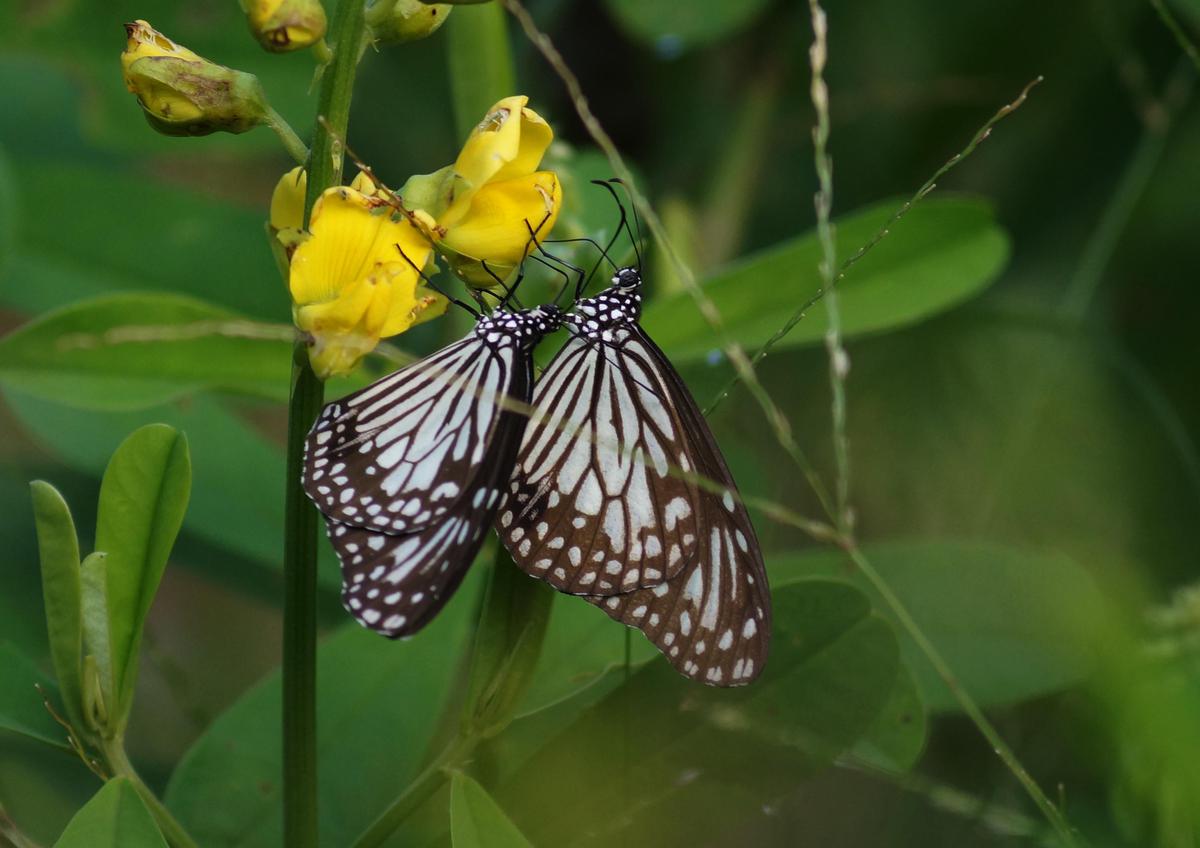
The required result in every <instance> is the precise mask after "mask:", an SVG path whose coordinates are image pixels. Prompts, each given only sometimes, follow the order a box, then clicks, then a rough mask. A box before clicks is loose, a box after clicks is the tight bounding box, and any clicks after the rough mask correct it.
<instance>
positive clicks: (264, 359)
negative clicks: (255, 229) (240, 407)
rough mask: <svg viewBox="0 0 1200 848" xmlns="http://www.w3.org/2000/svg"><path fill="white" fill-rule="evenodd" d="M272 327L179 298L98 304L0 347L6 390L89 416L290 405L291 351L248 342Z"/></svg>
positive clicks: (48, 318) (24, 331)
mask: <svg viewBox="0 0 1200 848" xmlns="http://www.w3.org/2000/svg"><path fill="white" fill-rule="evenodd" d="M264 327H265V325H251V324H250V323H249V322H247V321H245V320H244V319H242V318H241V317H240V316H238V315H237V314H235V313H233V312H231V311H229V310H227V309H223V308H220V307H216V306H213V305H211V304H208V303H204V302H203V301H199V300H195V299H193V298H190V297H183V296H180V295H174V294H166V293H140V294H116V295H109V296H105V297H98V298H95V299H92V300H87V301H83V302H81V303H74V304H71V305H70V306H66V307H64V308H62V309H58V310H55V311H53V312H50V313H48V314H46V315H43V316H41V317H40V318H37V319H35V320H34V321H31V322H30V323H28V324H26V325H25V326H23V327H21V328H19V329H17V330H16V331H14V332H12V333H10V334H8V335H7V336H5V337H4V338H3V339H0V382H3V383H4V384H6V385H9V386H12V387H14V388H18V389H21V390H22V391H25V392H28V393H29V394H32V395H34V396H36V397H40V398H44V399H46V400H52V401H57V402H59V403H64V404H68V405H71V406H80V407H84V408H91V409H135V408H139V407H145V406H151V405H154V404H158V403H163V402H165V401H168V400H171V399H173V398H176V397H179V396H181V395H185V394H189V393H191V392H194V391H196V390H199V389H224V390H228V391H234V392H241V393H244V394H250V395H258V396H261V397H267V398H271V399H274V400H280V401H282V400H286V398H287V392H288V369H289V366H290V363H291V349H292V344H291V342H290V341H288V340H287V339H261V338H248V337H246V336H247V334H250V333H252V332H255V331H262V330H263V329H264ZM267 329H270V328H267ZM283 329H284V331H285V332H286V328H283ZM239 333H240V334H241V335H240V336H239V335H238V334H239Z"/></svg>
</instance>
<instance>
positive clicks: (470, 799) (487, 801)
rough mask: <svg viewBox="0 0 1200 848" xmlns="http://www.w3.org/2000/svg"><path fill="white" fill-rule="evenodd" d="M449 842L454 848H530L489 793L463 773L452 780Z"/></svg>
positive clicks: (459, 773)
mask: <svg viewBox="0 0 1200 848" xmlns="http://www.w3.org/2000/svg"><path fill="white" fill-rule="evenodd" d="M450 838H451V843H452V844H453V845H454V848H530V843H529V840H528V839H526V838H525V835H524V834H522V833H521V831H520V830H518V829H517V826H516V825H515V824H513V823H512V819H510V818H509V817H508V816H506V815H505V814H504V810H502V809H500V805H499V804H497V803H496V801H495V799H494V798H492V796H491V795H489V794H488V792H487V790H486V789H484V788H483V787H482V786H480V785H479V784H478V783H477V782H475V781H474V780H472V779H471V778H470V777H468V776H467V775H465V774H463V773H461V772H456V773H455V774H454V777H453V778H451V780H450Z"/></svg>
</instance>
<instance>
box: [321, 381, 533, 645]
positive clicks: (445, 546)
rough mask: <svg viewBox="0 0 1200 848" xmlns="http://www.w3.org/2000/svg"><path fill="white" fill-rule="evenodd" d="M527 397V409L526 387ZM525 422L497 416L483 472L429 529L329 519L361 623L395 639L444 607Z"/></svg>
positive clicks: (508, 414)
mask: <svg viewBox="0 0 1200 848" xmlns="http://www.w3.org/2000/svg"><path fill="white" fill-rule="evenodd" d="M519 382H521V383H524V385H525V386H526V387H528V385H529V379H528V378H523V379H521V380H519ZM514 388H517V389H520V387H519V386H517V387H514ZM524 395H525V397H524V402H525V403H526V404H527V403H528V400H529V398H528V396H529V391H528V388H525V389H524ZM517 399H520V398H519V397H518V398H517ZM524 425H525V417H524V415H522V414H520V413H517V412H514V411H509V410H505V411H504V412H503V413H502V414H501V416H500V420H499V421H498V422H497V425H496V428H495V438H494V440H493V442H492V443H491V444H490V446H489V448H488V450H487V452H486V455H485V457H484V459H483V467H484V469H485V471H484V473H482V474H480V475H478V476H477V477H476V479H475V481H474V482H473V483H472V484H471V486H470V487H469V488H468V489H467V491H466V494H465V496H464V497H462V498H459V499H458V501H457V502H456V503H455V504H454V505H453V506H452V507H451V508H450V509H449V510H448V511H447V512H446V513H445V515H444V516H443V517H442V519H441V520H440V521H438V522H436V523H434V524H431V525H428V526H426V527H424V528H422V529H420V530H416V531H413V532H410V533H401V534H389V533H381V532H377V531H374V530H370V529H368V528H365V527H358V526H354V525H347V524H341V523H339V522H337V521H333V520H330V519H327V520H326V529H327V530H328V532H329V538H330V540H331V541H332V542H333V546H334V548H335V549H336V550H337V553H338V558H339V559H340V560H341V562H342V604H343V606H345V608H346V609H347V610H348V611H349V612H350V614H351V615H352V616H354V618H355V619H357V620H358V622H359V623H360V624H362V625H363V626H364V627H367V628H370V629H371V630H375V631H377V632H379V633H381V634H383V635H384V636H388V637H390V638H393V639H395V638H398V637H401V636H410V635H412V634H413V633H415V632H417V631H418V630H420V629H421V628H422V627H424V626H425V625H426V624H427V623H428V622H429V621H430V619H432V618H433V616H434V615H436V614H437V612H438V611H439V610H441V608H442V607H443V606H445V604H446V602H447V601H448V600H449V599H450V597H451V595H453V593H454V590H455V589H457V588H458V585H459V584H460V583H461V582H462V579H463V577H464V576H465V575H466V573H467V569H468V568H469V567H470V565H471V562H472V560H474V558H475V554H476V553H478V551H479V547H480V545H482V544H483V538H484V534H485V532H486V531H487V529H488V527H490V526H491V524H492V521H493V520H494V518H495V515H496V509H497V508H498V507H499V505H500V496H501V494H502V492H503V487H504V485H505V483H506V481H507V479H508V470H509V469H510V468H511V467H512V463H513V461H514V460H515V458H516V453H517V448H518V447H519V445H520V442H521V433H522V431H523V430H524Z"/></svg>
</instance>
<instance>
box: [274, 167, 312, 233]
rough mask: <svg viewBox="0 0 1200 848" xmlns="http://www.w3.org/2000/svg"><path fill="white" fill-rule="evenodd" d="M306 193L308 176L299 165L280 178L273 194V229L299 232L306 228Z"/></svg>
mask: <svg viewBox="0 0 1200 848" xmlns="http://www.w3.org/2000/svg"><path fill="white" fill-rule="evenodd" d="M306 191H308V174H307V173H306V172H305V170H304V169H303V168H301V167H300V166H298V165H297V166H296V167H295V168H292V170H290V171H288V172H287V173H286V174H284V175H283V176H282V177H280V178H279V182H278V183H276V184H275V191H273V192H272V193H271V217H270V221H271V229H273V230H275V231H279V230H299V229H301V228H302V227H303V226H304V194H305V192H306Z"/></svg>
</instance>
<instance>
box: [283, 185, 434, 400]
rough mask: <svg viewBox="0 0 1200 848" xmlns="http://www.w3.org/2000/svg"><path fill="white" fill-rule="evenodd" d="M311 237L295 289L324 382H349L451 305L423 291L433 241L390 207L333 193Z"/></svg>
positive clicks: (315, 215) (300, 252)
mask: <svg viewBox="0 0 1200 848" xmlns="http://www.w3.org/2000/svg"><path fill="white" fill-rule="evenodd" d="M308 229H309V235H308V237H307V238H305V239H304V240H303V241H302V242H301V243H300V244H299V246H297V247H296V249H295V252H294V253H293V254H292V259H291V268H290V273H289V280H288V285H289V288H290V289H291V294H292V301H293V307H292V312H293V317H294V319H295V322H296V326H297V327H299V328H300V329H301V330H303V331H304V332H305V333H307V334H308V335H309V336H310V337H311V339H312V345H311V347H310V348H309V359H310V361H311V362H312V366H313V370H314V371H315V372H316V373H317V376H319V377H321V378H322V379H327V378H329V377H332V376H336V375H339V374H347V373H349V372H350V371H351V370H353V369H354V367H355V366H356V365H357V364H358V362H359V360H361V359H362V357H363V356H365V355H366V354H368V353H370V352H371V351H372V350H374V348H375V346H376V345H377V344H378V343H379V340H380V339H382V338H387V337H388V336H394V335H397V334H399V333H403V332H404V331H405V330H407V329H409V328H410V327H412V326H413V325H414V324H417V323H420V322H421V321H426V320H428V319H430V318H433V317H435V316H437V315H440V314H442V313H443V312H445V310H446V300H445V298H443V297H441V296H440V295H438V294H436V293H435V292H433V291H431V290H429V289H426V288H425V287H423V286H421V285H420V282H421V280H420V275H419V274H418V272H417V269H418V268H423V267H424V266H425V264H426V262H427V261H428V260H429V254H430V252H431V247H430V244H429V241H428V239H427V238H426V237H425V235H424V234H423V233H422V232H421V231H420V230H418V229H417V228H416V227H414V226H412V224H410V223H409V222H408V220H407V219H405V218H402V217H400V216H398V215H397V214H395V213H394V210H393V209H392V207H391V206H390V205H389V204H388V203H387V202H386V201H384V200H382V199H380V198H376V197H371V196H369V195H366V194H363V193H362V192H359V191H355V190H354V189H352V188H346V187H337V188H331V189H328V190H327V191H326V192H325V193H324V194H323V195H321V197H320V198H319V199H318V200H317V203H316V206H314V207H313V212H312V217H311V220H310V221H309V228H308Z"/></svg>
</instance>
